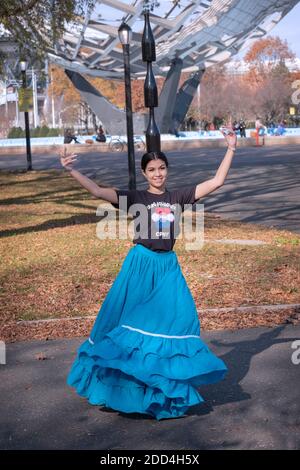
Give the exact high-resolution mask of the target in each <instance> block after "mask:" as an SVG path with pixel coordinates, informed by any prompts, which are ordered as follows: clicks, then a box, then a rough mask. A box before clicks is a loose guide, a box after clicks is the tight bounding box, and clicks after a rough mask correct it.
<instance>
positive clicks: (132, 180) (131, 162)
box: [122, 44, 136, 189]
mask: <svg viewBox="0 0 300 470" xmlns="http://www.w3.org/2000/svg"><path fill="white" fill-rule="evenodd" d="M122 47H123V56H124V78H125V97H126V124H127V150H128V170H129V189H136V175H135V158H134V139H133V119H132V103H131V82H130V60H129V44H122Z"/></svg>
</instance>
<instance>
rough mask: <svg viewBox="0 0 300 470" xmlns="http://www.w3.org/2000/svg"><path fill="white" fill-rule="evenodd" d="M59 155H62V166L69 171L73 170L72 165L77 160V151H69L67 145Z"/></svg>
mask: <svg viewBox="0 0 300 470" xmlns="http://www.w3.org/2000/svg"><path fill="white" fill-rule="evenodd" d="M59 156H60V163H61V164H62V166H63V167H64V168H65V169H66V170H67V171H71V170H73V168H72V165H73V163H74V162H75V161H76V160H77V155H76V154H75V153H68V152H67V147H66V146H65V147H64V150H62V151H61V152H59Z"/></svg>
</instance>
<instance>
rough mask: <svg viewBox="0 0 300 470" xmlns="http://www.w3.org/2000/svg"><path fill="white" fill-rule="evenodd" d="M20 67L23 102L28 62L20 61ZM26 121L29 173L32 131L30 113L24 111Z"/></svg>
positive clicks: (28, 167) (29, 168) (29, 167)
mask: <svg viewBox="0 0 300 470" xmlns="http://www.w3.org/2000/svg"><path fill="white" fill-rule="evenodd" d="M20 67H21V72H22V88H23V90H24V96H23V100H24V101H26V99H25V90H26V68H27V62H26V61H25V60H21V61H20ZM24 119H25V134H26V155H27V171H28V170H32V160H31V148H30V130H29V114H28V111H24Z"/></svg>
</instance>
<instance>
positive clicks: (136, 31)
mask: <svg viewBox="0 0 300 470" xmlns="http://www.w3.org/2000/svg"><path fill="white" fill-rule="evenodd" d="M298 1H299V0H255V1H253V0H193V1H187V0H179V1H178V0H177V1H172V0H164V1H160V2H152V3H154V4H157V6H156V8H154V9H153V11H152V12H151V26H152V29H153V33H154V37H155V42H156V55H157V60H156V62H155V63H154V64H153V71H154V73H155V75H161V76H166V75H167V73H168V70H169V68H170V65H171V62H172V61H174V60H175V59H181V60H182V64H183V66H182V71H190V72H192V71H197V70H199V69H200V70H202V69H204V68H208V67H210V66H212V65H214V64H217V63H221V62H225V61H227V60H229V59H230V58H231V57H232V56H234V55H236V54H237V53H238V52H239V51H240V50H241V49H242V48H243V47H247V46H248V45H249V44H250V43H251V42H252V41H254V40H256V39H259V38H260V37H263V36H264V35H265V34H266V33H268V32H269V31H270V30H271V29H272V28H273V27H274V26H275V25H276V24H277V23H278V22H279V21H280V20H281V19H282V18H283V17H284V16H285V15H286V14H287V13H288V12H289V11H290V10H291V9H292V8H293V7H294V6H295V5H296V4H297V3H298ZM146 3H149V2H145V1H144V0H97V1H95V2H94V4H93V6H92V7H91V8H90V9H89V10H87V11H86V14H85V17H84V18H81V17H78V19H77V22H76V24H74V23H73V24H69V25H68V30H67V32H66V33H65V35H64V37H63V39H61V40H60V41H59V42H58V43H57V44H56V47H55V50H50V51H49V58H50V60H51V62H53V63H56V64H57V65H59V66H61V67H63V68H64V69H68V70H71V71H74V72H78V73H84V74H88V75H92V76H99V77H103V78H114V79H121V78H122V77H123V55H122V48H121V46H120V44H119V39H118V27H119V26H120V24H121V22H122V21H125V22H126V23H127V24H128V25H130V27H131V28H132V30H133V39H132V44H131V72H132V75H133V77H135V78H138V77H143V76H144V75H145V65H144V63H143V62H142V57H141V39H142V30H143V25H144V23H143V9H144V7H145V4H146ZM150 3H151V2H150Z"/></svg>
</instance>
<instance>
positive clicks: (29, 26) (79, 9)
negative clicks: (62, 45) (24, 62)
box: [0, 0, 93, 66]
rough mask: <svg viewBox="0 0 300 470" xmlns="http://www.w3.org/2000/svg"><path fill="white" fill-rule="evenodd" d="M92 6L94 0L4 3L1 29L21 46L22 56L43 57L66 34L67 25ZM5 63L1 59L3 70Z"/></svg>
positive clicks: (12, 0)
mask: <svg viewBox="0 0 300 470" xmlns="http://www.w3.org/2000/svg"><path fill="white" fill-rule="evenodd" d="M92 4H93V1H92V0H64V1H61V0H1V2H0V25H2V28H3V29H4V33H5V32H6V33H7V34H8V36H9V38H10V39H11V40H12V41H13V42H15V43H17V44H18V45H19V50H20V55H22V54H24V56H26V57H31V55H32V52H33V53H34V55H35V56H36V55H37V54H38V55H40V56H43V55H44V53H45V52H46V51H47V49H48V48H49V47H51V46H52V45H53V44H55V42H56V41H57V40H58V38H59V37H60V36H61V35H62V34H63V31H64V29H65V25H66V24H67V23H68V22H70V21H72V20H74V19H75V18H76V15H82V14H83V11H84V8H85V5H87V6H88V7H89V6H91V5H92ZM1 61H2V62H1ZM2 63H3V56H2V57H1V56H0V66H1V64H2Z"/></svg>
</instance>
